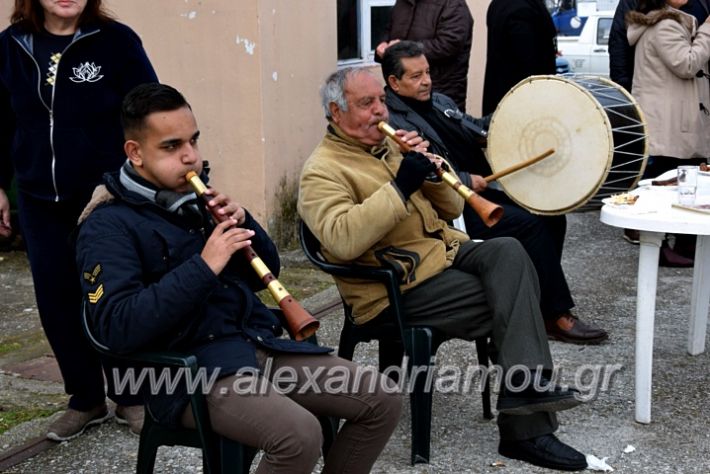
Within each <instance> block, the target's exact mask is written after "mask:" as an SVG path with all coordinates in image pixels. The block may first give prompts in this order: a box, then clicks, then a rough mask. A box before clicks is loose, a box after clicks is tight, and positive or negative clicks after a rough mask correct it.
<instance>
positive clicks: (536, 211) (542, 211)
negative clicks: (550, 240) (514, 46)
mask: <svg viewBox="0 0 710 474" xmlns="http://www.w3.org/2000/svg"><path fill="white" fill-rule="evenodd" d="M577 78H578V79H581V80H583V79H585V78H588V79H594V80H600V81H601V82H605V83H607V84H609V85H612V86H613V87H614V88H615V89H617V90H620V91H621V92H622V94H623V95H624V97H626V98H628V99H629V100H630V102H631V104H632V105H634V106H635V109H636V110H637V111H639V118H640V121H641V124H642V125H643V131H644V136H645V137H646V139H645V140H644V157H647V156H648V139H647V138H648V132H647V128H646V121H645V119H644V117H643V115H642V112H641V108H640V107H639V106H638V103H637V102H636V100H635V99H634V98H633V97H632V96H631V95H630V94H629V93H628V92H627V91H626V89H624V88H623V87H621V86H620V85H619V84H617V83H615V82H613V81H611V80H609V79H607V78H605V77H602V76H594V75H589V74H569V75H564V76H559V75H553V74H539V75H532V76H529V77H526V78H525V79H523V80H521V81H520V82H518V83H517V84H516V85H515V86H513V87H512V88H511V89H510V90H509V91H508V92H507V93H506V94H505V95H504V96H503V98H502V99H501V100H500V102H499V103H498V106H497V107H496V110H495V111H494V112H493V115H492V117H491V123H490V125H489V128H488V140H489V143H490V139H491V131H493V130H494V124H495V121H496V115H497V114H498V112H499V109H500V107H501V106H502V104H503V103H504V102H505V99H506V98H507V97H508V96H510V95H512V94H513V93H514V92H515V91H516V90H517V89H519V88H520V87H522V86H524V85H526V84H528V83H532V82H535V81H538V80H553V81H559V82H562V83H565V84H568V85H571V86H573V87H574V88H576V89H577V90H579V91H581V92H582V93H584V94H585V95H586V96H587V97H588V98H590V99H591V100H592V103H593V105H594V106H595V107H596V109H597V110H598V111H600V112H601V113H600V115H601V116H602V120H603V122H604V124H605V125H606V127H605V128H606V133H607V138H608V140H609V144H610V145H611V146H610V147H609V150H607V159H606V166H605V172H604V175H603V179H601V180H600V181H599V183H597V185H596V186H595V187H594V188H593V189H592V190H591V191H590V192H588V193H587V194H585V195H584V196H583V197H582V198H581V199H579V200H577V202H575V203H574V204H572V205H570V206H567V207H563V208H558V209H555V210H547V209H537V208H535V207H532V206H530V205H529V204H526V203H523V202H521V201H520V200H518V199H517V198H516V197H514V196H513V195H512V193H510V192H509V191H508V190H506V187H505V184H504V183H503V181H500V182H499V185H500V186H501V187H502V188H503V190H504V191H505V192H506V195H507V196H508V197H509V198H510V199H512V200H513V202H515V203H516V204H518V205H519V206H520V207H522V208H524V209H526V210H528V211H529V212H531V213H532V214H538V215H548V216H556V215H561V214H566V213H568V212H572V211H574V210H575V209H578V208H580V207H583V206H584V205H586V204H587V203H588V202H589V201H590V200H591V199H592V198H593V197H594V196H595V195H596V194H597V192H598V191H599V190H600V189H601V188H602V186H603V185H604V181H605V180H606V177H607V176H608V175H609V172H610V170H611V166H612V164H613V158H614V137H613V128H612V125H611V122H610V121H609V116H608V115H607V114H606V112H603V111H604V110H605V109H604V106H602V104H601V103H600V102H599V100H598V99H597V98H596V97H594V95H593V94H592V93H591V92H589V91H588V90H587V89H585V88H584V87H581V86H580V85H579V84H577V83H576V82H575V81H574V80H572V79H577ZM488 151H489V154H490V148H489V150H488ZM487 161H488V164H489V166H490V167H491V170H492V171H493V172H494V173H495V172H497V171H499V170H497V169H495V167H494V163H492V160H491V159H490V158H488V157H487ZM645 167H646V160H644V161H643V163H642V169H641V173H640V174H639V176H638V177H637V178H636V181H635V182H634V184H633V186H635V185H636V183H637V182H638V180H639V179H641V175H642V174H643V170H644V169H645ZM633 186H632V187H633Z"/></svg>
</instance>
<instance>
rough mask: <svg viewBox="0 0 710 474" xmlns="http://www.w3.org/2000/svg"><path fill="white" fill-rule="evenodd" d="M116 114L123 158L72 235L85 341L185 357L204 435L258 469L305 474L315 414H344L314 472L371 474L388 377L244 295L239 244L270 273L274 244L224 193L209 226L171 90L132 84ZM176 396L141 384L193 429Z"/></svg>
mask: <svg viewBox="0 0 710 474" xmlns="http://www.w3.org/2000/svg"><path fill="white" fill-rule="evenodd" d="M122 117H123V123H124V129H125V134H126V142H125V151H126V155H127V158H128V159H127V161H126V162H125V164H124V165H123V166H122V167H121V170H120V171H118V172H114V173H111V174H106V175H105V183H106V184H105V187H104V186H101V187H99V188H97V190H96V192H95V193H94V199H92V201H91V203H90V204H89V206H87V209H86V211H85V213H84V214H83V215H82V219H85V220H83V221H82V224H81V228H80V231H79V237H78V240H77V264H78V266H79V268H80V270H81V271H82V273H83V274H84V275H87V274H88V275H91V276H92V278H83V279H82V289H83V292H84V294H85V295H87V296H88V298H87V300H88V303H87V312H88V317H89V320H90V321H91V323H92V325H93V328H94V334H95V335H96V337H97V339H98V340H99V341H100V342H101V343H102V344H104V345H106V346H108V347H109V348H110V349H111V350H112V351H114V352H118V353H125V352H134V351H143V350H171V351H178V352H185V353H189V354H194V355H195V356H196V357H197V363H198V366H199V368H200V371H201V372H203V371H204V373H205V375H206V376H207V379H205V380H206V382H205V384H204V385H202V387H200V388H198V389H202V390H204V391H205V392H206V398H207V405H208V412H209V415H210V422H211V425H212V429H213V430H214V431H215V432H216V433H218V434H220V435H221V436H225V437H227V438H229V439H232V440H235V441H238V442H241V443H244V444H246V445H248V446H253V447H256V448H258V449H261V450H263V451H264V456H263V457H262V458H261V461H260V463H259V468H258V469H257V472H270V473H277V472H279V473H289V474H290V473H311V472H312V471H313V467H314V466H315V464H316V461H317V460H318V458H319V457H320V450H321V445H322V436H321V427H320V423H319V421H318V419H317V418H316V416H314V415H318V416H333V417H336V418H343V419H345V420H346V421H345V424H344V425H343V427H342V428H341V429H340V430H339V432H338V435H337V436H336V438H335V441H334V442H333V445H332V447H331V449H330V451H329V452H328V455H327V457H326V459H325V461H324V466H323V472H332V473H340V472H350V473H367V472H370V469H371V468H372V465H373V464H374V462H375V460H376V459H377V456H378V455H379V454H380V452H381V451H382V449H383V448H384V446H385V444H386V443H387V440H388V439H389V437H390V435H391V433H392V431H393V430H394V429H395V427H396V426H397V422H398V421H399V415H400V411H401V406H402V397H401V395H400V393H399V392H398V391H397V389H396V387H395V385H394V383H393V382H392V381H391V380H390V379H388V378H387V377H385V376H384V375H381V374H378V373H377V371H375V370H371V369H364V370H362V371H361V370H360V369H362V368H360V367H358V366H357V365H356V364H355V363H353V362H351V361H348V360H344V359H341V358H339V357H334V356H332V355H330V354H328V352H331V349H328V348H326V347H321V346H315V345H313V344H310V343H307V342H298V341H294V340H291V339H288V338H282V337H280V336H281V335H282V334H283V328H282V326H281V323H280V322H279V320H278V318H277V317H276V316H275V315H274V314H273V313H272V312H271V311H269V310H268V309H267V308H266V306H264V304H263V303H262V302H261V301H260V300H259V298H258V296H256V294H255V291H258V290H261V289H263V288H264V284H263V282H262V280H261V279H260V278H258V276H257V274H256V272H254V271H253V270H252V268H251V267H250V265H249V263H248V262H247V260H246V259H245V258H244V256H243V255H242V254H241V252H240V250H242V249H243V248H245V247H246V246H247V245H249V246H251V247H252V248H253V249H254V251H255V252H256V253H257V254H258V255H259V256H260V257H261V258H262V259H263V261H264V263H265V264H266V266H267V267H268V268H269V269H270V270H271V271H273V272H274V273H275V274H276V275H278V271H279V255H278V252H277V250H276V246H275V245H274V243H273V242H272V241H271V239H270V238H269V236H268V235H267V234H266V232H265V231H264V229H263V228H262V227H261V226H260V225H259V223H258V222H257V221H256V220H255V219H254V218H253V217H252V216H251V214H250V213H249V212H247V211H246V210H245V209H244V208H242V207H241V206H240V205H239V204H237V203H236V202H234V201H232V200H230V199H229V198H228V197H227V196H225V195H223V194H216V193H214V192H213V191H211V190H210V191H208V193H209V196H210V200H209V203H208V205H209V206H210V208H211V209H213V210H214V212H216V213H217V214H221V215H223V216H224V217H225V220H224V222H222V223H220V224H216V225H215V223H214V220H213V219H212V218H210V217H208V214H207V212H206V210H205V208H204V205H203V204H202V203H200V202H197V196H196V195H195V193H194V192H192V189H191V187H190V185H189V184H188V183H187V181H186V179H185V175H186V174H187V173H188V172H190V171H193V172H195V173H197V174H200V173H202V174H203V178H206V175H205V174H204V173H203V162H202V159H201V156H200V151H199V137H200V130H199V128H198V126H197V122H196V120H195V116H194V115H193V113H192V109H191V108H190V105H189V104H188V103H187V101H186V100H185V98H184V97H183V96H182V94H180V93H179V92H178V91H177V90H175V89H173V88H172V87H170V86H166V85H163V84H144V85H141V86H138V87H136V88H135V89H134V90H133V91H131V92H130V93H129V94H128V95H127V96H126V99H125V101H124V106H123V111H122ZM96 268H99V269H100V270H98V271H96V270H95V269H96ZM94 275H95V276H94ZM92 296H93V297H92ZM146 388H147V387H146ZM156 388H157V387H156ZM193 389H194V388H193ZM187 390H189V388H188V386H187V384H182V385H181V386H180V387H179V388H178V389H177V390H174V391H169V390H166V388H165V387H163V390H155V391H153V390H152V391H151V394H150V396H149V398H148V405H149V407H150V409H151V413H152V414H153V415H154V416H156V417H157V418H158V420H159V421H161V422H162V423H163V424H166V425H168V426H181V425H182V426H187V427H190V428H194V426H195V420H194V418H193V416H192V409H191V407H190V405H189V397H188V393H187ZM227 468H229V466H228V467H227Z"/></svg>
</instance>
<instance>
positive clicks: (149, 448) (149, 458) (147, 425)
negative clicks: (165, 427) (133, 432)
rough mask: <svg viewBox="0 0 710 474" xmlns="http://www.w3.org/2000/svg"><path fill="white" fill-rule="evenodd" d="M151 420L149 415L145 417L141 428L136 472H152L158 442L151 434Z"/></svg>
mask: <svg viewBox="0 0 710 474" xmlns="http://www.w3.org/2000/svg"><path fill="white" fill-rule="evenodd" d="M153 423H154V422H153V420H152V419H150V416H146V417H145V421H144V422H143V429H142V430H141V434H140V442H139V443H138V460H137V461H136V474H153V469H154V468H155V457H156V456H157V454H158V447H159V446H160V442H159V441H156V440H158V438H157V437H156V436H153V431H154V429H153Z"/></svg>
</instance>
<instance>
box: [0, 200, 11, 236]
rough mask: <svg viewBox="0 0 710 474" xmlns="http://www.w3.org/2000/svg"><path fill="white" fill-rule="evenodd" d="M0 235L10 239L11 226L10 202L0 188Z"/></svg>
mask: <svg viewBox="0 0 710 474" xmlns="http://www.w3.org/2000/svg"><path fill="white" fill-rule="evenodd" d="M0 235H2V236H3V237H10V235H12V225H11V224H10V200H9V199H8V198H7V194H5V190H4V189H2V188H0Z"/></svg>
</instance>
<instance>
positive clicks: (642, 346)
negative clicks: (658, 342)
mask: <svg viewBox="0 0 710 474" xmlns="http://www.w3.org/2000/svg"><path fill="white" fill-rule="evenodd" d="M664 235H665V234H663V233H658V232H646V231H641V238H640V241H641V245H640V250H639V273H638V288H637V290H636V421H638V422H639V423H650V422H651V374H652V368H653V323H654V317H655V313H656V285H657V282H658V254H659V252H660V247H661V241H662V240H663V236H664Z"/></svg>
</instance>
